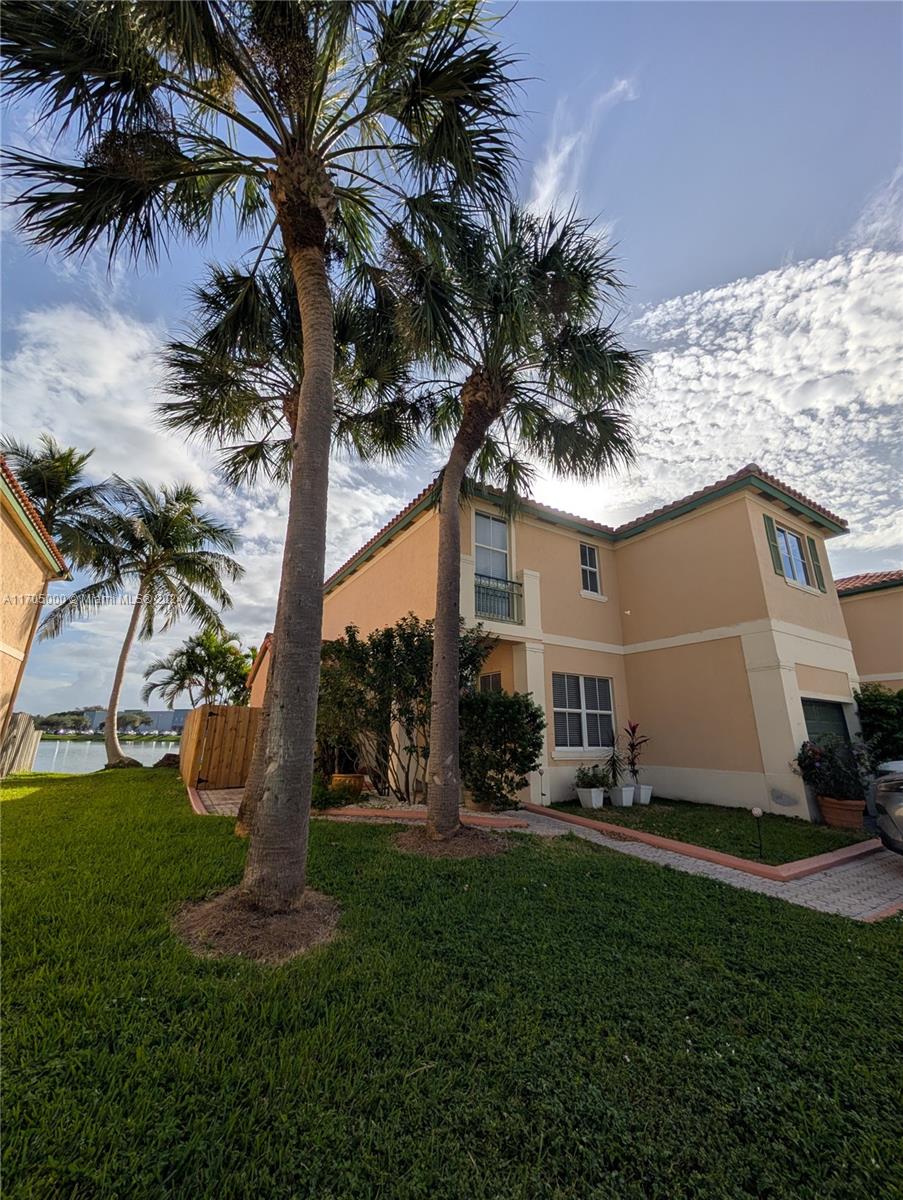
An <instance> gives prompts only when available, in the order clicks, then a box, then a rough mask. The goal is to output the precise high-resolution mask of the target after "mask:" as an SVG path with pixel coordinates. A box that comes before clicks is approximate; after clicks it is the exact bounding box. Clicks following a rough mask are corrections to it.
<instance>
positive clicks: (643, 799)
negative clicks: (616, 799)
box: [633, 783, 652, 804]
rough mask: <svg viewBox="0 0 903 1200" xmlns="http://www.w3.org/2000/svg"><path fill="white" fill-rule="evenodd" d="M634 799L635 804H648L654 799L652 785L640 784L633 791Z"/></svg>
mask: <svg viewBox="0 0 903 1200" xmlns="http://www.w3.org/2000/svg"><path fill="white" fill-rule="evenodd" d="M633 799H634V803H635V804H648V803H649V801H650V800H651V799H652V784H651V783H638V784H636V785H635V787H634V789H633Z"/></svg>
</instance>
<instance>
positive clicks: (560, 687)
mask: <svg viewBox="0 0 903 1200" xmlns="http://www.w3.org/2000/svg"><path fill="white" fill-rule="evenodd" d="M552 708H553V710H554V720H555V745H556V746H557V747H559V748H561V749H569V750H597V749H600V748H602V747H608V746H611V745H613V743H614V710H613V708H612V700H611V680H610V679H601V678H599V677H598V676H596V675H564V674H559V673H558V672H554V673H553V675H552Z"/></svg>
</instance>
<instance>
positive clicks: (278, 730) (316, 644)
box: [2, 0, 512, 911]
mask: <svg viewBox="0 0 903 1200" xmlns="http://www.w3.org/2000/svg"><path fill="white" fill-rule="evenodd" d="M2 38H3V47H4V50H5V54H6V59H7V62H6V71H5V82H6V86H7V93H8V95H13V96H17V95H18V96H22V95H24V96H31V95H32V94H38V95H39V96H40V97H41V107H40V110H39V111H40V114H41V115H42V116H43V117H45V118H49V119H55V120H56V121H57V122H58V123H59V124H60V125H61V126H62V127H64V128H65V127H68V128H70V129H72V130H73V131H74V132H75V133H76V135H77V136H78V138H79V143H80V145H81V147H82V149H83V151H84V158H83V160H82V161H81V162H78V163H70V162H61V161H59V160H57V159H56V158H49V157H43V156H39V155H35V154H30V153H25V152H21V151H16V152H15V153H12V154H10V155H8V163H9V166H8V171H7V174H8V175H9V176H10V177H12V178H14V179H19V180H22V181H23V182H24V183H25V184H26V185H27V186H26V190H25V191H24V192H23V194H22V195H20V196H19V197H17V198H16V201H15V202H16V203H18V204H19V205H20V206H21V208H22V214H23V215H22V221H21V224H22V227H23V228H24V230H25V232H26V234H27V235H28V236H29V237H30V238H31V240H32V241H33V242H35V243H36V244H38V245H42V246H57V247H62V248H63V249H64V250H66V251H67V252H70V253H75V252H84V251H87V250H90V249H91V248H92V247H93V246H95V245H96V244H98V243H99V242H100V241H101V240H103V239H106V241H107V243H108V246H109V249H110V253H111V254H114V253H116V252H117V251H119V250H125V251H126V252H128V253H130V254H132V255H133V256H139V255H144V256H147V257H150V258H151V259H153V258H155V257H156V256H157V254H158V253H159V252H160V250H161V249H163V248H164V246H165V245H166V243H167V242H168V240H169V239H170V238H171V237H174V236H188V237H194V238H204V237H207V236H209V234H210V232H211V230H212V229H213V228H215V225H216V217H217V215H218V213H219V212H220V210H221V209H222V208H223V207H224V206H226V205H227V204H230V205H233V206H234V208H235V211H236V213H237V217H238V222H239V226H240V228H241V229H243V230H248V229H252V228H260V229H261V230H263V231H264V232H263V248H265V247H266V246H267V245H268V244H269V242H270V240H271V238H272V237H273V236H274V235H275V233H276V232H277V231H278V233H279V235H280V237H281V240H282V245H283V248H284V250H285V253H286V255H287V257H288V260H289V263H290V265H291V271H292V276H293V279H294V282H295V290H296V294H297V299H298V307H299V315H300V322H301V328H302V330H303V342H304V375H303V380H302V383H301V387H300V390H299V395H298V408H297V418H296V422H295V428H294V431H293V434H294V454H293V458H292V473H291V485H290V497H289V515H288V526H287V533H286V548H285V555H284V558H283V569H282V580H281V583H280V588H279V599H278V605H277V613H276V623H275V627H274V631H275V635H276V636H275V639H274V647H275V654H274V660H273V664H272V680H271V687H272V689H273V706H272V708H273V719H272V720H271V721H270V727H269V735H268V737H269V748H268V766H267V784H266V790H265V794H264V797H263V800H262V802H261V805H260V807H259V810H258V815H257V819H256V821H255V829H254V837H253V838H252V844H251V847H250V852H249V855H248V860H247V866H246V871H245V878H244V882H243V885H242V887H243V894H244V896H245V897H246V898H247V900H248V901H249V902H251V903H252V904H254V905H256V906H258V907H261V908H263V909H266V910H269V911H280V910H284V909H287V908H291V907H293V906H295V905H297V904H300V903H301V901H302V898H303V892H304V884H305V869H306V851H307V825H308V818H309V812H310V809H309V798H310V788H311V783H312V776H313V745H314V738H315V721H316V697H317V675H318V671H319V659H320V630H321V619H322V582H323V567H324V560H325V531H326V494H327V488H328V462H329V450H330V443H331V438H332V433H333V366H334V358H335V354H334V346H333V314H332V304H331V292H330V269H331V263H332V264H340V263H341V260H342V258H343V257H345V258H347V259H348V261H349V262H351V263H353V262H354V261H356V260H357V259H359V258H360V257H361V256H362V255H364V254H365V253H366V251H367V249H368V247H369V246H370V245H371V243H372V239H373V231H374V230H375V229H380V228H381V227H383V226H384V225H385V223H386V221H387V219H388V218H389V216H390V215H392V216H395V217H398V218H400V219H402V220H403V221H405V222H406V223H407V225H408V226H409V227H410V228H411V229H418V230H421V231H423V230H426V229H428V228H436V229H439V228H441V226H442V223H443V220H444V218H445V215H446V213H447V211H448V207H449V205H451V206H460V205H466V204H469V203H473V202H477V203H480V202H483V201H493V202H494V201H497V200H498V199H500V198H501V197H502V196H503V195H504V194H505V192H506V187H507V172H508V166H509V162H510V159H511V146H510V140H509V137H508V134H507V132H506V126H505V123H506V122H507V121H509V120H510V119H511V116H512V112H511V109H510V107H509V106H510V94H511V79H510V75H509V68H510V63H511V60H510V59H509V57H508V56H506V54H504V53H503V52H502V51H500V50H499V48H498V47H497V46H496V44H495V43H494V42H493V41H492V40H491V38H490V37H489V36H488V34H487V22H486V21H485V20H484V18H483V17H482V15H481V7H480V5H479V4H478V3H476V2H475V0H446V2H444V3H426V2H424V3H420V2H412V0H375V2H373V3H366V4H365V3H357V4H351V3H348V4H345V3H342V4H337V3H332V2H330V0H284V2H282V3H277V4H274V3H270V2H269V0H231V2H228V0H194V2H193V3H191V4H186V3H184V2H178V0H155V3H153V4H147V3H143V2H141V0H123V2H121V3H118V4H109V3H100V2H98V0H58V2H57V3H54V4H47V3H37V2H35V3H17V4H13V5H9V6H7V9H6V10H5V12H4V22H3V29H2ZM442 196H446V197H447V201H446V200H440V197H442ZM332 269H333V270H337V269H339V267H338V265H334V266H333V267H332ZM248 274H249V276H251V275H253V274H254V268H253V266H252V267H251V268H250V270H249V271H248Z"/></svg>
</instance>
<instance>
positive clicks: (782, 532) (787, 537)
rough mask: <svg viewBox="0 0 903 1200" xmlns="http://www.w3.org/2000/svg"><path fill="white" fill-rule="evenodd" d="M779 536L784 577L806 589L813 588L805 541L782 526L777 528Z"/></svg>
mask: <svg viewBox="0 0 903 1200" xmlns="http://www.w3.org/2000/svg"><path fill="white" fill-rule="evenodd" d="M777 534H778V548H779V550H780V551H781V563H782V564H783V567H784V575H785V576H786V578H787V579H792V580H793V581H794V582H795V583H802V584H805V585H806V587H812V580H811V579H810V578H809V564H808V563H807V562H806V551H805V549H804V548H803V539H802V538H801V537H800V536H799V534H797V533H792V532H791V531H790V530H789V529H782V528H781V526H780V525H778V526H777Z"/></svg>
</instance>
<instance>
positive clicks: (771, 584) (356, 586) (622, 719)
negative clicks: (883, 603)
mask: <svg viewBox="0 0 903 1200" xmlns="http://www.w3.org/2000/svg"><path fill="white" fill-rule="evenodd" d="M845 531H846V522H845V521H844V520H843V519H842V518H840V517H838V516H835V515H834V514H833V513H831V512H829V511H828V510H827V509H826V508H824V507H823V506H822V505H820V504H818V503H816V502H815V501H813V500H809V499H807V498H806V497H805V496H802V495H800V494H799V493H798V492H796V491H795V490H794V489H793V488H790V487H788V486H787V485H786V484H783V483H781V482H780V481H779V480H777V479H775V478H774V477H773V476H771V475H768V474H767V473H766V472H764V471H763V470H762V469H761V468H760V467H758V466H756V465H750V466H747V467H744V468H743V469H742V470H741V471H738V472H737V473H736V474H734V475H731V476H729V477H728V478H727V479H724V480H721V481H720V482H718V483H715V484H712V485H711V486H709V487H705V488H703V489H701V490H700V491H698V492H696V493H694V494H693V495H692V496H688V497H686V498H685V499H683V500H678V501H675V502H674V503H673V504H669V505H666V506H665V507H664V508H660V509H658V510H656V511H655V512H652V513H649V514H648V515H647V516H645V517H640V518H637V519H636V520H633V521H630V522H628V523H627V524H625V525H621V526H620V527H618V528H612V527H610V526H607V525H602V524H599V523H597V522H595V521H591V520H586V519H584V518H581V517H577V516H573V515H571V514H569V513H565V512H560V511H557V510H556V509H553V508H549V507H547V506H545V505H543V504H538V503H535V502H533V501H524V502H523V504H522V506H521V507H520V509H519V510H518V513H517V516H516V517H515V518H513V519H512V518H509V517H507V516H506V515H505V513H504V511H503V508H502V506H501V501H500V496H499V494H498V493H495V492H494V491H493V490H491V489H483V490H478V491H477V492H476V493H475V495H474V496H473V498H472V499H469V500H468V501H467V502H466V503H463V504H462V506H461V545H462V554H461V613H462V616H463V617H464V619H465V621H466V622H468V623H469V624H473V623H476V622H480V623H481V624H482V625H483V626H484V628H485V629H486V630H487V631H488V632H489V633H491V634H493V635H494V636H495V637H496V638H497V639H498V641H497V643H496V645H495V647H494V649H493V651H492V654H491V656H490V657H489V659H488V660H487V662H486V664H485V666H484V669H483V671H484V673H483V675H482V677H481V680H480V686H481V687H484V688H499V687H500V688H504V689H507V690H512V691H513V690H518V691H526V692H531V693H532V694H533V697H534V699H535V700H536V701H537V702H538V703H540V704H541V705H542V706H543V707H544V709H545V712H546V718H547V736H546V745H545V752H544V757H543V763H542V770H541V771H538V772H536V773H535V774H534V775H533V777H532V778H531V781H530V785H529V791H530V798H531V799H532V800H533V801H534V802H538V803H550V802H552V801H558V800H563V799H565V798H567V797H569V796H570V795H572V794H573V778H574V771H575V769H576V768H577V767H578V766H579V765H580V764H581V763H593V762H597V761H600V760H601V759H603V758H604V756H605V753H606V749H607V748H608V747H610V746H611V745H612V741H613V738H614V737H615V736H616V735H617V733H618V731H620V730H623V728H624V726H625V725H626V723H627V721H628V720H634V721H639V723H640V725H641V728H642V731H643V732H645V733H646V734H647V735H648V736H649V737H650V739H651V741H650V743H649V745H648V747H647V754H646V759H645V764H644V778H645V779H646V780H647V781H648V782H651V783H652V784H653V785H654V786H655V789H656V791H657V793H658V794H660V795H664V796H669V797H673V798H677V799H688V800H697V801H708V802H711V803H717V804H725V805H731V806H745V807H753V806H754V805H760V806H761V807H762V808H763V809H766V810H768V811H773V812H782V813H786V814H788V815H796V816H800V817H803V818H808V817H809V815H810V814H809V808H808V804H807V800H806V792H805V788H804V786H803V784H802V781H801V780H800V779H799V778H798V777H797V776H796V775H795V774H794V773H793V771H792V770H791V766H790V761H791V759H792V758H793V756H794V755H795V753H796V751H797V749H798V747H799V745H800V743H801V742H802V741H804V740H805V738H806V737H807V735H808V733H810V732H817V731H820V730H822V729H824V728H833V727H835V726H836V725H838V724H839V725H840V726H841V727H847V728H850V729H853V728H854V726H855V713H854V706H853V699H852V688H853V686H854V685H855V683H856V682H857V674H856V667H855V665H854V661H853V654H852V651H851V648H850V642H849V639H848V636H847V630H846V627H845V625H844V619H843V614H842V612H841V608H840V603H839V601H838V597H837V592H836V589H835V586H834V583H833V580H832V578H831V574H830V567H829V564H828V556H827V553H826V551H825V541H826V539H828V538H832V537H836V536H837V535H839V534H842V533H844V532H845ZM437 544H438V518H437V513H436V510H435V508H434V507H433V506H432V505H431V500H430V491H429V489H428V490H427V491H425V492H424V493H422V494H421V495H420V496H419V497H417V498H416V499H415V500H413V501H412V502H411V503H410V504H409V505H408V506H407V507H406V508H405V509H403V510H402V511H401V512H400V513H399V514H398V515H397V516H396V517H395V518H394V519H393V520H392V521H390V522H389V523H388V525H386V526H385V528H384V529H382V530H381V531H380V533H379V534H377V535H376V536H375V537H373V538H371V540H370V541H369V542H367V544H366V545H364V546H362V547H361V549H360V550H359V551H358V552H357V553H356V554H355V555H353V556H352V557H351V558H350V559H349V560H348V561H347V562H346V563H345V564H344V565H343V566H342V567H341V568H340V569H339V570H338V571H336V572H335V573H334V574H333V575H332V576H331V577H330V578H329V579H328V580H327V581H326V584H325V589H326V596H325V610H324V622H323V636H324V637H325V638H333V637H337V636H339V635H341V633H342V632H343V630H344V628H345V626H346V625H349V624H354V625H357V626H358V627H359V628H360V629H361V630H362V631H363V632H369V631H370V630H372V629H375V628H379V627H381V626H385V625H389V624H392V623H393V622H395V621H396V620H398V618H399V617H401V616H403V615H404V614H405V613H408V612H414V613H416V614H417V615H418V616H420V617H424V618H425V617H429V616H431V615H432V614H433V610H434V596H435V582H436V556H437ZM262 674H263V672H261V671H259V670H258V671H257V672H255V689H256V691H257V696H258V700H259V699H260V697H261V696H262V690H263V679H262V678H261V676H262Z"/></svg>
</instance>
